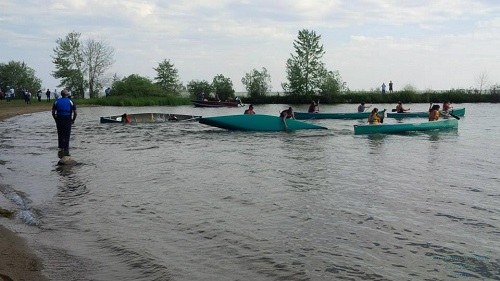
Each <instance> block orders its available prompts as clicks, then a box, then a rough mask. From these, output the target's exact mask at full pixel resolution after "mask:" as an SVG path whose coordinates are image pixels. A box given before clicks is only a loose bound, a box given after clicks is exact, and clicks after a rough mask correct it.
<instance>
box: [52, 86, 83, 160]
mask: <svg viewBox="0 0 500 281" xmlns="http://www.w3.org/2000/svg"><path fill="white" fill-rule="evenodd" d="M76 116H77V113H76V105H75V103H74V102H73V101H72V100H71V99H69V98H68V92H66V90H62V91H61V98H60V99H57V100H56V101H55V102H54V105H53V106H52V117H53V118H54V120H55V121H56V128H57V139H58V148H59V152H60V154H59V155H60V156H61V155H62V156H70V155H69V139H70V137H71V126H72V125H73V124H74V123H75V120H76Z"/></svg>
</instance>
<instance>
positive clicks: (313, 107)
mask: <svg viewBox="0 0 500 281" xmlns="http://www.w3.org/2000/svg"><path fill="white" fill-rule="evenodd" d="M318 111H319V110H318V104H316V102H314V101H311V104H310V105H309V109H308V110H307V112H309V113H314V112H318Z"/></svg>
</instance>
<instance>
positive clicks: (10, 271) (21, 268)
mask: <svg viewBox="0 0 500 281" xmlns="http://www.w3.org/2000/svg"><path fill="white" fill-rule="evenodd" d="M51 107H52V103H49V102H46V101H42V102H33V104H31V105H27V104H24V103H19V102H16V103H14V102H12V103H7V102H5V101H0V122H2V121H3V120H5V119H7V118H10V117H14V116H17V115H22V114H29V113H34V112H41V111H50V109H51ZM1 160H2V159H0V165H1ZM0 178H1V175H0ZM0 210H6V207H5V206H1V205H0ZM7 211H9V210H8V209H7ZM8 219H9V218H6V217H1V218H0V256H1V258H0V281H12V280H13V281H21V280H26V281H31V280H40V281H45V280H48V278H46V277H45V276H43V274H42V269H43V262H42V260H41V259H39V258H38V257H37V256H36V255H35V253H34V251H33V250H32V249H30V248H29V246H28V245H27V244H26V241H25V239H24V238H22V237H20V236H18V235H17V234H16V233H14V232H12V231H10V230H9V229H7V228H5V227H4V226H3V224H2V221H3V220H8Z"/></svg>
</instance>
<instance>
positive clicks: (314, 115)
mask: <svg viewBox="0 0 500 281" xmlns="http://www.w3.org/2000/svg"><path fill="white" fill-rule="evenodd" d="M384 113H385V109H384V110H382V111H379V114H381V115H382V114H384ZM294 114H295V118H296V119H297V120H311V119H366V118H368V117H369V116H370V114H371V112H370V111H366V112H346V113H327V112H295V113H294Z"/></svg>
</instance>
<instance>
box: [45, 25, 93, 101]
mask: <svg viewBox="0 0 500 281" xmlns="http://www.w3.org/2000/svg"><path fill="white" fill-rule="evenodd" d="M80 36H81V34H80V33H77V32H71V33H69V34H68V35H66V37H65V38H64V39H61V38H59V39H57V40H56V43H57V46H56V47H55V48H54V56H52V59H53V61H52V62H53V63H54V66H55V68H56V70H55V71H54V72H52V76H53V77H54V78H56V79H60V84H59V85H58V87H65V88H68V89H71V90H72V94H73V95H74V96H77V97H83V96H84V92H85V88H86V87H87V82H86V81H85V78H84V72H85V68H84V64H83V56H82V51H81V44H80Z"/></svg>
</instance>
